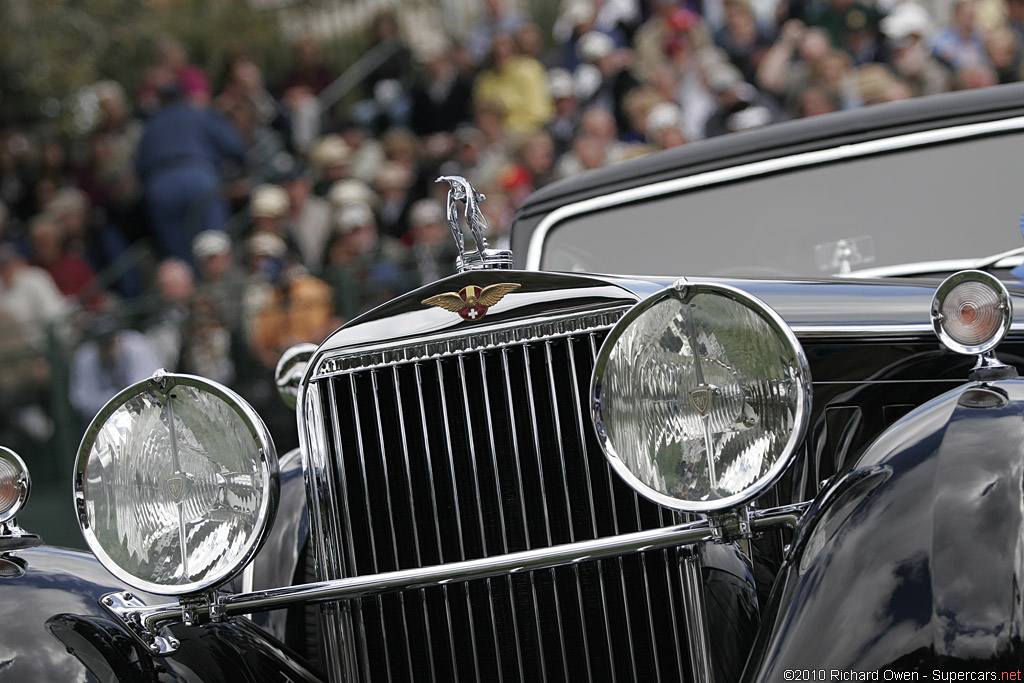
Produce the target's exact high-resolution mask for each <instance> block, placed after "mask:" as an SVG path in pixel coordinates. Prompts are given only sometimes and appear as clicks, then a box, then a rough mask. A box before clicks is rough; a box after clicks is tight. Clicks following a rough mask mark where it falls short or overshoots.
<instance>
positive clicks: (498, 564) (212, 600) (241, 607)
mask: <svg viewBox="0 0 1024 683" xmlns="http://www.w3.org/2000/svg"><path fill="white" fill-rule="evenodd" d="M808 505H809V503H802V504H798V505H789V506H785V507H781V508H776V509H770V510H763V511H756V512H754V513H752V516H751V526H752V528H753V529H754V530H755V531H769V530H771V529H778V528H793V527H794V526H795V525H796V523H797V522H799V520H800V517H801V515H802V514H803V512H804V511H805V510H806V509H807V507H808ZM710 538H711V528H710V527H709V525H708V523H707V522H706V521H703V520H702V521H698V522H690V523H687V524H678V525H674V526H670V527H660V528H657V529H649V530H647V531H639V532H634V533H629V534H622V535H620V536H611V537H606V538H598V539H593V540H589V541H577V542H576V543H567V544H563V545H556V546H552V547H549V548H540V549H537V550H527V551H523V552H516V553H509V554H507V555H499V556H494V557H485V558H479V559H475V560H464V561H461V562H452V563H446V564H443V565H435V566H431V567H421V568H416V569H403V570H399V571H394V572H386V573H382V574H371V575H367V576H355V577H349V578H345V579H336V580H333V581H319V582H316V583H310V584H304V585H301V586H289V587H285V588H275V589H271V590H264V591H257V592H254V593H238V594H235V595H218V594H213V595H211V596H210V597H209V599H208V600H207V601H206V602H205V603H202V602H200V603H197V605H202V604H205V605H206V609H205V610H203V609H199V610H197V623H200V624H201V623H206V622H208V621H209V620H210V616H211V614H213V613H216V614H219V615H220V617H221V618H231V617H237V616H241V615H245V614H250V613H256V612H264V611H267V610H274V609H281V608H285V607H290V606H293V605H298V604H309V603H324V602H331V601H336V600H356V599H360V598H366V597H374V596H381V595H385V594H388V593H394V592H401V591H409V590H414V589H418V588H426V587H430V586H435V585H445V584H452V583H462V582H466V581H471V580H474V579H487V578H494V577H502V576H507V575H513V576H514V575H516V574H520V573H524V572H535V571H538V570H543V569H550V568H554V567H559V566H565V565H573V564H579V563H585V562H590V561H593V560H598V559H607V558H614V557H621V556H624V555H630V554H634V553H641V552H645V551H650V550H658V549H662V548H675V547H681V546H687V545H692V544H696V543H701V542H704V541H707V540H710ZM100 603H101V604H102V605H103V606H104V607H105V608H106V609H107V611H108V612H110V613H111V615H112V616H114V617H115V618H116V619H117V620H118V621H119V622H120V623H121V624H122V625H123V626H126V627H127V628H129V630H130V631H131V632H132V634H133V635H134V636H135V637H136V638H139V639H140V642H143V643H144V644H145V645H146V646H147V648H149V649H150V650H151V651H154V652H157V651H158V648H159V649H162V648H164V647H165V645H159V644H157V645H158V648H154V647H153V646H154V642H153V640H154V639H155V638H159V637H164V636H163V635H162V633H163V629H164V628H166V627H167V626H170V625H172V624H176V623H181V621H182V605H181V603H179V602H172V603H164V604H160V605H152V606H147V605H144V604H143V603H142V602H141V600H139V599H138V598H137V597H134V596H132V595H131V594H130V593H110V594H108V595H105V596H103V598H102V599H101V600H100Z"/></svg>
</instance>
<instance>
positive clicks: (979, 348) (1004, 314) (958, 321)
mask: <svg viewBox="0 0 1024 683" xmlns="http://www.w3.org/2000/svg"><path fill="white" fill-rule="evenodd" d="M931 316H932V327H933V328H934V330H935V334H936V335H938V337H939V340H941V341H942V343H943V344H944V345H945V346H946V348H948V349H950V350H951V351H955V352H957V353H962V354H964V355H969V356H981V360H979V365H980V364H983V363H984V362H987V361H989V360H991V357H990V354H991V352H992V351H993V350H994V349H995V348H996V346H998V345H999V343H1000V342H1001V341H1002V340H1003V338H1004V337H1005V336H1006V333H1007V332H1008V331H1009V330H1010V323H1011V322H1012V320H1013V305H1012V303H1011V301H1010V294H1009V293H1008V292H1007V291H1006V286H1005V285H1003V283H1002V282H1000V281H999V280H998V279H997V278H996V277H995V276H994V275H991V274H990V273H986V272H985V271H981V270H962V271H960V272H958V273H954V274H953V275H950V276H949V277H948V278H946V279H945V280H943V281H942V284H940V285H939V286H938V288H937V289H936V290H935V296H934V297H933V298H932V306H931Z"/></svg>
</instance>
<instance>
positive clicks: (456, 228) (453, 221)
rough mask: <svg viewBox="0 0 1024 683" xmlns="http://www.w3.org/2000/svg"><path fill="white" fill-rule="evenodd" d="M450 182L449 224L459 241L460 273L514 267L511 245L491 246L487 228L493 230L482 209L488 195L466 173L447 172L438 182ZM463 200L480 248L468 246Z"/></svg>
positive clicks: (458, 261) (458, 260) (468, 222)
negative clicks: (494, 247)
mask: <svg viewBox="0 0 1024 683" xmlns="http://www.w3.org/2000/svg"><path fill="white" fill-rule="evenodd" d="M442 181H444V182H446V183H448V184H449V185H450V186H451V188H450V189H449V190H448V227H449V228H451V230H452V235H453V236H454V237H455V243H456V244H457V245H458V246H459V257H458V258H457V259H455V267H456V269H457V270H458V271H459V272H460V273H464V272H466V271H467V270H510V269H511V268H512V252H511V251H509V250H507V249H490V248H488V246H487V240H486V239H485V238H484V230H489V229H490V226H489V225H488V224H487V219H486V218H485V217H484V214H483V212H481V211H480V202H482V201H484V200H485V199H486V198H487V197H485V196H484V195H483V194H482V193H480V192H477V191H476V188H475V187H473V185H472V184H471V183H470V182H469V181H468V180H466V179H465V178H463V177H462V176H452V175H446V176H441V177H440V178H438V179H437V182H442ZM459 202H463V203H464V204H465V205H466V223H467V224H468V226H469V230H470V232H472V233H473V241H474V242H476V249H474V250H472V251H467V250H466V236H465V233H464V232H463V229H462V222H461V221H460V220H459Z"/></svg>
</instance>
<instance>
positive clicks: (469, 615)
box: [435, 359, 480, 681]
mask: <svg viewBox="0 0 1024 683" xmlns="http://www.w3.org/2000/svg"><path fill="white" fill-rule="evenodd" d="M435 368H436V371H437V389H438V395H439V397H440V401H441V403H440V405H441V421H442V424H443V425H444V441H445V449H446V452H447V455H448V473H449V474H450V476H451V485H452V503H453V506H454V511H455V520H456V528H457V529H458V539H459V555H458V559H460V560H465V559H466V557H467V555H466V536H465V534H464V533H463V526H462V517H463V510H462V505H461V504H460V503H459V485H458V481H457V479H456V473H455V454H454V452H453V451H452V432H451V427H450V425H451V421H450V413H449V411H448V399H447V398H446V396H445V391H444V366H443V365H442V362H441V359H438V360H437V361H435ZM462 593H463V595H464V597H465V605H466V613H465V616H466V619H467V621H468V629H467V632H468V633H469V637H470V640H471V641H472V647H471V648H470V650H471V654H472V662H473V674H474V678H473V680H476V681H479V680H480V658H479V656H478V654H477V633H476V629H475V628H474V625H473V604H472V600H471V599H470V595H469V586H468V585H465V584H463V585H462ZM453 616H454V615H453ZM459 616H461V615H459ZM456 664H458V662H456Z"/></svg>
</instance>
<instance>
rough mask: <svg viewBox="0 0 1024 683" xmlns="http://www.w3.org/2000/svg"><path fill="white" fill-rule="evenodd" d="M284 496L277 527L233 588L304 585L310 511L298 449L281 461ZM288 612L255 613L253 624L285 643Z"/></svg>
mask: <svg viewBox="0 0 1024 683" xmlns="http://www.w3.org/2000/svg"><path fill="white" fill-rule="evenodd" d="M279 465H280V468H281V495H280V496H278V504H277V514H276V516H275V518H274V526H273V528H272V529H271V530H270V534H269V536H268V537H267V540H266V542H264V544H263V547H262V548H261V549H260V552H259V553H258V554H257V555H256V558H255V559H254V560H253V562H252V564H251V565H250V566H249V567H248V568H247V569H246V570H245V573H244V574H243V577H244V578H243V580H242V582H241V583H239V582H238V581H237V580H236V582H235V584H234V585H233V588H234V589H235V590H238V591H246V592H248V591H253V590H264V589H268V588H280V587H282V586H291V585H294V584H295V583H296V581H297V582H298V583H305V581H306V576H305V572H304V571H302V570H303V567H304V563H305V550H306V542H307V539H308V538H309V509H308V507H307V502H306V484H305V479H304V475H303V469H302V457H301V455H300V452H299V449H297V448H296V449H293V450H291V451H289V452H288V453H286V454H285V455H284V456H282V457H281V458H280V460H279ZM300 571H301V572H302V574H301V575H299V573H300ZM288 612H289V610H283V609H280V610H273V611H271V612H263V613H262V614H254V615H253V621H254V622H255V623H256V624H258V625H259V626H260V627H261V628H263V629H264V630H266V631H267V632H268V633H270V634H271V635H273V636H274V637H275V638H277V639H278V640H282V641H283V640H285V635H286V630H287V621H288Z"/></svg>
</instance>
